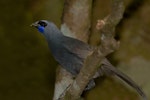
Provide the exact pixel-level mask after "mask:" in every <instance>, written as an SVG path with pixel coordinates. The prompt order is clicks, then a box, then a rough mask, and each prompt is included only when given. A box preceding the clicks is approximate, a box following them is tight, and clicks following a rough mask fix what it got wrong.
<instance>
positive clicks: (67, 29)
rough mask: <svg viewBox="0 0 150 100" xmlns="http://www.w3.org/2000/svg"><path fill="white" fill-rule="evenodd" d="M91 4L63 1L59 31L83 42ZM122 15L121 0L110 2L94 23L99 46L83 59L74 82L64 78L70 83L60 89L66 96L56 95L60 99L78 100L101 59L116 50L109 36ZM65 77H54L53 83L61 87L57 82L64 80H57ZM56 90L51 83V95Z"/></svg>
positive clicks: (113, 41)
mask: <svg viewBox="0 0 150 100" xmlns="http://www.w3.org/2000/svg"><path fill="white" fill-rule="evenodd" d="M81 5H82V6H81ZM91 5H92V1H91V0H66V3H65V7H64V16H63V24H62V27H61V30H62V32H63V33H64V34H66V35H69V36H73V37H75V38H78V39H80V40H82V39H84V40H83V41H87V39H88V34H87V33H89V28H90V14H91ZM123 12H124V6H123V0H113V4H112V11H111V13H110V14H109V15H108V16H107V17H106V18H104V20H101V21H98V24H97V28H98V30H99V31H100V33H101V34H102V37H101V45H100V46H99V47H97V49H95V50H94V51H93V53H92V54H90V55H89V56H88V57H87V58H86V60H85V63H84V66H83V68H82V69H81V71H80V73H79V75H78V76H77V77H76V79H75V80H73V79H72V78H70V79H69V78H67V80H66V81H69V82H70V80H71V81H72V82H73V83H70V84H68V88H67V86H66V89H65V90H64V92H66V93H64V92H63V93H62V94H64V95H61V96H59V98H61V100H78V99H81V98H80V96H81V94H82V92H83V90H84V88H85V86H86V85H87V83H88V82H89V80H90V79H91V78H92V77H93V75H94V74H95V73H96V71H97V69H98V68H99V66H100V64H101V61H102V60H103V59H104V58H105V56H107V55H108V54H110V53H112V52H113V51H114V50H116V49H117V48H118V45H119V43H118V42H117V41H116V40H115V39H114V37H113V36H114V31H115V27H116V25H117V24H118V22H119V21H120V20H121V18H122V15H123ZM101 22H103V23H101ZM72 34H73V35H72ZM61 70H62V69H61ZM61 72H62V71H61ZM65 73H66V72H65ZM63 75H64V76H63ZM67 75H68V74H61V75H58V76H57V79H59V80H57V81H56V83H59V84H61V82H63V81H64V80H62V79H63V78H59V77H67ZM68 79H69V80H68ZM56 88H57V85H56V84H55V93H57V92H56V91H58V90H57V89H56ZM57 99H58V98H57ZM54 100H56V98H55V97H54Z"/></svg>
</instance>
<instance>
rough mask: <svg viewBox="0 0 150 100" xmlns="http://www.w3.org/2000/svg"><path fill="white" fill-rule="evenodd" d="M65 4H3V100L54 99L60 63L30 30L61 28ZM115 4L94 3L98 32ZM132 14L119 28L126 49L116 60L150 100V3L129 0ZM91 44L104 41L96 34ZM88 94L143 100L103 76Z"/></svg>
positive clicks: (9, 0) (107, 99)
mask: <svg viewBox="0 0 150 100" xmlns="http://www.w3.org/2000/svg"><path fill="white" fill-rule="evenodd" d="M63 3H64V1H63V0H22V1H21V0H0V100H51V99H52V96H53V90H54V82H55V70H56V67H57V63H56V62H55V60H54V59H53V58H52V56H51V53H50V52H49V49H48V46H47V43H46V41H45V39H44V37H43V36H42V35H41V34H39V33H38V32H37V31H36V30H35V29H33V28H32V27H30V24H31V23H32V22H35V21H37V20H40V19H47V20H50V21H53V22H54V23H56V25H57V26H58V27H59V25H60V23H61V15H62V10H63ZM110 3H111V2H110V0H105V1H104V0H94V4H93V11H92V13H93V16H92V25H93V26H92V30H94V27H95V24H96V20H97V19H102V18H104V17H105V16H106V15H107V14H108V13H109V11H110V8H111V7H110ZM125 5H126V11H125V14H124V18H123V20H122V21H121V22H120V24H119V25H118V27H117V39H119V40H120V42H121V45H120V48H119V50H118V51H117V52H115V53H113V55H111V56H110V57H111V61H112V62H113V64H114V65H116V66H117V67H118V68H119V69H120V70H122V71H123V72H124V73H126V74H128V76H130V77H131V78H132V79H133V80H135V81H136V82H137V84H139V85H140V86H141V87H142V88H143V89H144V91H145V92H146V94H147V95H150V79H149V76H150V73H149V71H150V53H149V50H150V19H149V18H150V6H149V5H150V0H125ZM92 32H93V33H92V34H91V36H90V40H89V42H90V44H91V45H96V44H97V43H98V41H99V36H98V34H96V33H95V32H94V31H92ZM96 82H97V87H96V88H94V89H93V90H91V91H90V92H88V93H87V94H86V98H87V99H88V100H100V99H101V100H139V99H138V95H137V94H136V92H135V91H133V90H132V89H131V88H129V87H128V86H126V85H125V84H122V83H121V82H120V80H115V79H114V78H110V77H109V78H106V77H103V78H101V79H97V80H96Z"/></svg>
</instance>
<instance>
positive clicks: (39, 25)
mask: <svg viewBox="0 0 150 100" xmlns="http://www.w3.org/2000/svg"><path fill="white" fill-rule="evenodd" d="M49 24H50V23H49V22H48V21H47V20H39V21H36V22H34V23H32V24H31V26H33V27H35V28H37V29H38V31H39V32H41V33H44V31H45V29H46V28H47V27H48V26H49Z"/></svg>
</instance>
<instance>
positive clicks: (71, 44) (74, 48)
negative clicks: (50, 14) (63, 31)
mask: <svg viewBox="0 0 150 100" xmlns="http://www.w3.org/2000/svg"><path fill="white" fill-rule="evenodd" d="M62 44H63V46H64V47H65V48H66V49H67V50H68V51H70V52H71V53H74V54H76V55H77V56H78V57H80V58H82V59H85V58H86V57H87V56H88V55H89V54H91V53H92V51H93V50H92V47H90V46H89V45H88V44H86V43H84V42H82V41H80V40H77V39H74V38H71V37H65V39H63V41H62Z"/></svg>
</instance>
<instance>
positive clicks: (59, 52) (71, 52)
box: [31, 20, 147, 100]
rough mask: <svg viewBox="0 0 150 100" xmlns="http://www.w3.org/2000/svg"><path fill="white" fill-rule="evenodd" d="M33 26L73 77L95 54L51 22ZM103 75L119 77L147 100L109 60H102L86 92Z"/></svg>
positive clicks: (129, 79)
mask: <svg viewBox="0 0 150 100" xmlns="http://www.w3.org/2000/svg"><path fill="white" fill-rule="evenodd" d="M31 26H33V27H35V28H36V29H37V30H38V31H39V32H40V33H41V34H42V35H43V36H44V37H45V39H46V41H47V42H48V47H49V49H50V51H51V54H52V55H53V57H54V59H55V60H56V61H57V62H58V63H59V64H60V65H61V66H62V67H63V68H64V69H65V70H67V71H68V72H70V73H71V74H72V75H73V76H77V75H78V74H79V72H80V69H81V68H82V66H83V64H84V61H85V59H86V58H87V56H88V55H89V54H90V53H91V52H93V49H94V47H92V46H90V45H89V44H87V43H85V42H83V41H81V40H78V39H75V38H72V37H68V36H65V35H63V33H62V32H61V31H60V30H59V29H58V28H57V26H56V25H55V24H54V23H53V22H51V21H47V20H39V21H36V22H34V23H32V24H31ZM102 73H104V74H111V75H114V76H117V77H118V78H120V79H122V80H123V81H125V82H126V83H127V84H128V85H130V86H131V87H133V88H134V89H135V90H136V91H137V92H138V93H139V94H140V95H141V97H143V98H144V100H147V97H146V95H145V93H144V92H143V90H142V89H141V88H140V87H139V86H138V85H137V84H136V83H135V82H134V81H133V80H132V79H131V78H130V77H128V76H127V75H126V74H124V73H123V72H121V71H120V70H118V69H117V68H116V67H114V66H113V65H112V64H111V63H110V62H109V61H108V60H107V58H105V59H103V60H102V65H101V67H100V68H99V69H98V71H97V72H96V73H95V75H94V76H93V79H91V81H90V82H89V83H88V85H87V87H86V89H85V90H89V89H91V88H93V87H95V82H94V78H97V77H99V76H101V75H102Z"/></svg>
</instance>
